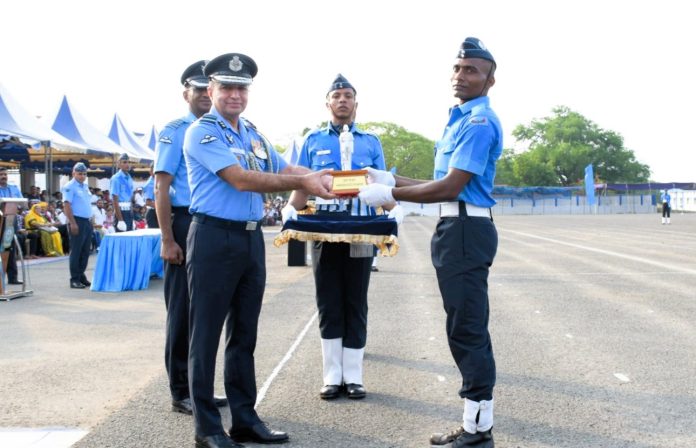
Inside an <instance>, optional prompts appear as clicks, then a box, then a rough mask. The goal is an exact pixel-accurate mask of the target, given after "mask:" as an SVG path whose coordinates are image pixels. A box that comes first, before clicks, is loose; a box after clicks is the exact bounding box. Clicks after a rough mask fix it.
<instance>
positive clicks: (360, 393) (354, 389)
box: [346, 383, 367, 399]
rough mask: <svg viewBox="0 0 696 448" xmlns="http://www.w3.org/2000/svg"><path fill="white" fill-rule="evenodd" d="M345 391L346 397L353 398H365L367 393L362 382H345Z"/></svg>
mask: <svg viewBox="0 0 696 448" xmlns="http://www.w3.org/2000/svg"><path fill="white" fill-rule="evenodd" d="M346 393H347V394H348V398H353V399H360V398H365V395H366V394H367V392H365V388H364V387H363V385H362V384H353V383H350V384H346Z"/></svg>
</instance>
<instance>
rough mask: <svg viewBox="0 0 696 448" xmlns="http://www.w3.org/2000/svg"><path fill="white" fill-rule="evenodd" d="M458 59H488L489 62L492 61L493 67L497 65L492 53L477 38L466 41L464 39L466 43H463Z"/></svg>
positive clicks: (468, 38) (469, 38)
mask: <svg viewBox="0 0 696 448" xmlns="http://www.w3.org/2000/svg"><path fill="white" fill-rule="evenodd" d="M457 57H458V58H459V59H468V58H478V59H486V60H488V61H491V62H492V63H493V65H497V64H496V63H495V59H493V55H492V54H491V52H490V51H488V48H486V46H485V45H484V44H483V42H481V40H480V39H477V38H476V37H467V38H466V39H464V42H462V45H461V47H459V53H457Z"/></svg>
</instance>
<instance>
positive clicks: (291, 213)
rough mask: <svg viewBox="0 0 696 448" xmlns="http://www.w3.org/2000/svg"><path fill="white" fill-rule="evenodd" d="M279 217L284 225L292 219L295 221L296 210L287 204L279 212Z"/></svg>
mask: <svg viewBox="0 0 696 448" xmlns="http://www.w3.org/2000/svg"><path fill="white" fill-rule="evenodd" d="M280 217H281V219H282V220H283V223H286V222H288V221H290V220H292V219H297V210H295V207H293V206H292V205H290V204H288V205H286V206H285V207H283V209H282V210H281V211H280Z"/></svg>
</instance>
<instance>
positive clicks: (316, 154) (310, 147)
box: [297, 122, 385, 216]
mask: <svg viewBox="0 0 696 448" xmlns="http://www.w3.org/2000/svg"><path fill="white" fill-rule="evenodd" d="M350 132H351V133H352V134H353V157H352V169H354V170H361V169H365V168H368V167H371V168H375V169H378V170H384V169H385V162H384V152H383V150H382V144H381V143H380V141H379V139H378V138H377V137H376V136H375V135H373V134H370V133H368V132H365V131H362V130H361V129H358V127H357V126H355V123H353V124H352V125H351V127H350ZM338 137H339V132H337V131H336V129H334V128H333V126H331V123H330V122H329V123H327V124H326V126H325V127H323V128H319V129H315V130H314V131H311V132H310V133H309V134H307V136H306V137H305V140H304V143H303V144H302V150H301V152H300V157H299V159H298V161H297V164H298V165H300V166H304V167H307V168H311V169H312V170H313V171H319V170H322V169H334V170H340V169H341V145H340V142H339V140H338ZM317 209H318V210H320V211H329V212H344V211H350V214H351V215H353V216H365V215H375V214H376V212H375V209H374V208H373V207H368V206H367V205H366V204H364V203H362V201H360V200H359V199H358V198H352V199H351V200H350V201H340V200H337V199H335V200H332V201H324V200H322V199H320V198H317Z"/></svg>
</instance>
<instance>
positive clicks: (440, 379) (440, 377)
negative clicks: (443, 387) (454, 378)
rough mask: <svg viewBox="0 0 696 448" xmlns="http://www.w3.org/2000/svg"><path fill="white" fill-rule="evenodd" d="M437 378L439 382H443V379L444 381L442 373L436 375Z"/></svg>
mask: <svg viewBox="0 0 696 448" xmlns="http://www.w3.org/2000/svg"><path fill="white" fill-rule="evenodd" d="M437 380H438V381H439V382H441V383H442V382H444V381H445V377H444V376H442V375H438V376H437Z"/></svg>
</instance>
